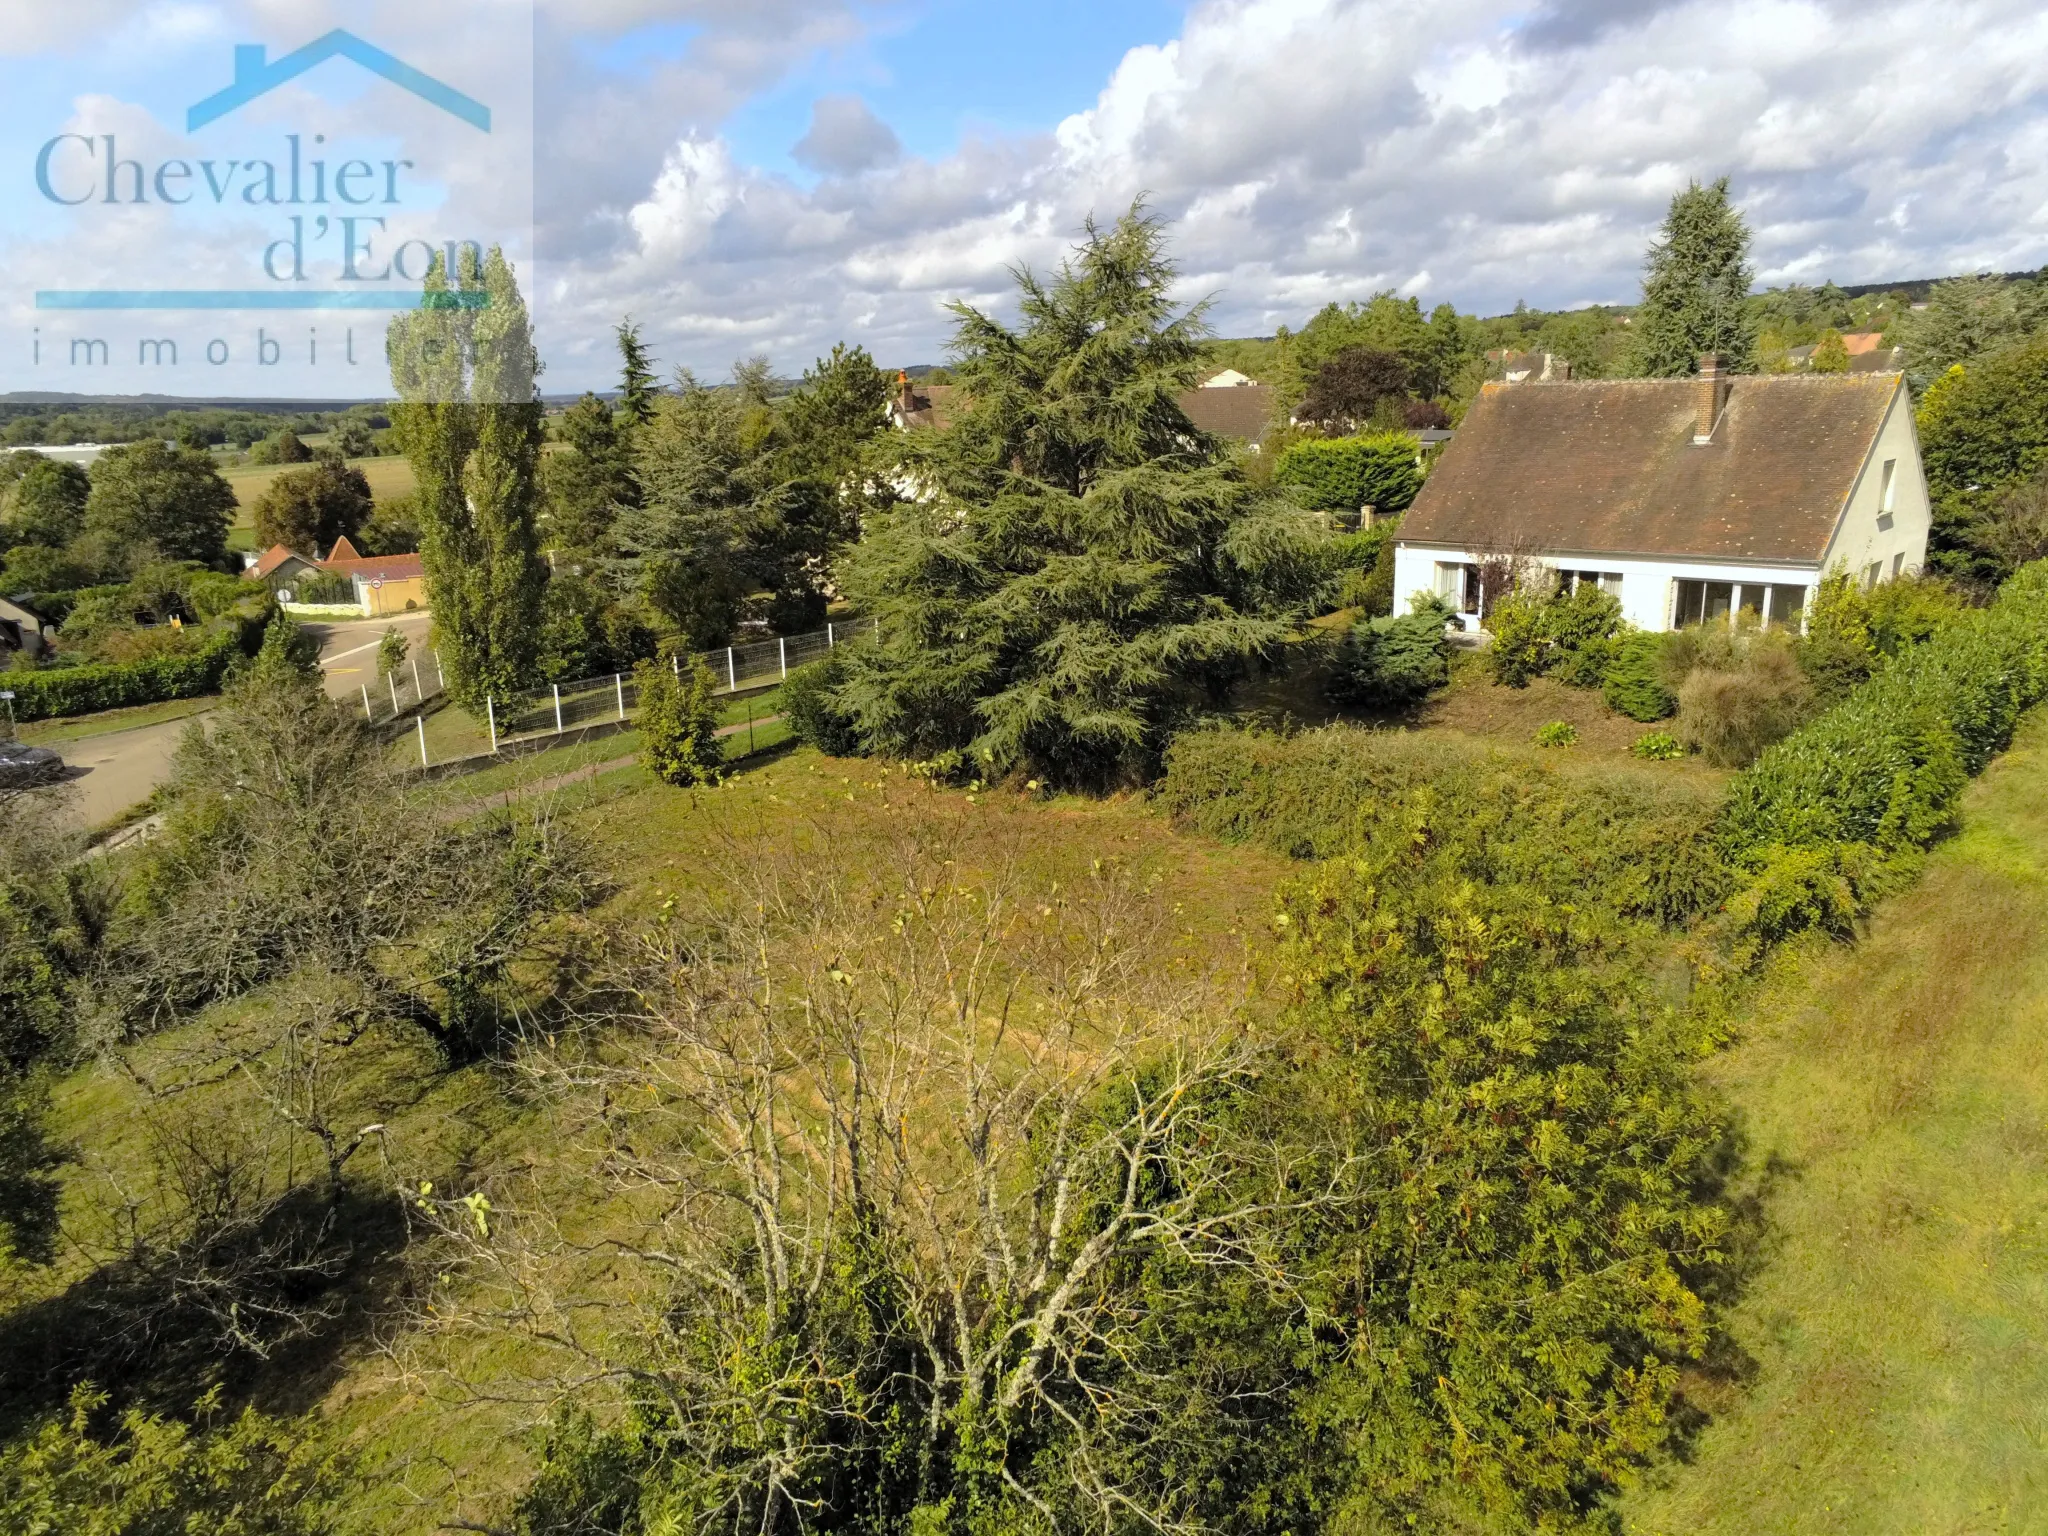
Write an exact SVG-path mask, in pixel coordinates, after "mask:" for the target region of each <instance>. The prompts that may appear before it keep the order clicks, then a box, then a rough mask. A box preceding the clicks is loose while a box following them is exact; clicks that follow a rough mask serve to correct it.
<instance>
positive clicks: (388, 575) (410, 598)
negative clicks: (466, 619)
mask: <svg viewBox="0 0 2048 1536" xmlns="http://www.w3.org/2000/svg"><path fill="white" fill-rule="evenodd" d="M321 569H322V570H326V571H332V572H333V573H335V574H336V575H338V576H346V577H348V579H349V580H350V581H352V582H354V583H355V589H356V601H357V602H359V603H361V604H362V605H363V616H364V617H365V618H371V619H376V618H382V617H383V616H384V615H386V614H392V613H411V612H414V611H416V610H418V609H421V608H424V607H426V606H427V572H426V567H425V566H424V565H423V564H422V563H421V561H420V557H419V556H418V555H359V554H357V553H356V548H355V546H354V545H353V544H351V543H349V541H348V540H347V539H338V540H336V541H335V545H334V548H332V549H331V550H329V551H328V552H327V558H326V559H325V560H323V561H322V562H321Z"/></svg>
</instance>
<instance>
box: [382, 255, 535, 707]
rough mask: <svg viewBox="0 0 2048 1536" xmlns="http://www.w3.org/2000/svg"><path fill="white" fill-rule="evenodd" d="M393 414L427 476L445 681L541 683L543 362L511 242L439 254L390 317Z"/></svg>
mask: <svg viewBox="0 0 2048 1536" xmlns="http://www.w3.org/2000/svg"><path fill="white" fill-rule="evenodd" d="M386 350H387V353H388V355H389V357H390V361H391V378H392V382H393V384H395V385H396V386H397V389H398V395H399V404H398V405H397V406H396V407H394V408H393V411H392V421H393V425H394V426H395V427H396V428H397V429H398V434H399V442H400V443H401V444H402V445H403V447H404V449H405V453H406V456H407V458H409V459H410V460H411V461H412V466H413V474H414V477H415V478H416V479H417V480H418V482H419V495H418V501H419V515H420V554H421V557H422V560H423V563H424V564H425V566H426V574H427V590H428V593H429V594H430V596H431V597H432V599H433V605H434V635H435V643H436V645H437V648H438V649H439V650H440V653H441V656H442V660H443V661H444V663H445V664H446V666H447V677H448V691H449V693H450V694H451V695H452V696H453V697H454V698H455V699H456V700H458V701H459V702H461V703H464V704H468V705H477V704H481V703H482V702H483V700H484V697H485V696H486V695H487V694H499V695H502V694H504V693H506V692H509V691H510V690H512V689H515V688H518V687H521V686H523V685H524V684H525V683H527V682H529V681H531V679H532V675H533V670H534V662H535V657H536V654H537V651H538V647H539V642H540V630H541V603H542V596H543V593H544V591H545V589H546V586H547V567H546V566H545V565H544V564H543V563H542V561H541V558H540V552H539V539H538V537H537V536H536V534H535V530H534V511H535V502H536V501H537V499H538V489H539V468H540V450H541V437H542V427H541V402H540V394H539V390H538V387H537V385H538V379H539V374H540V360H539V358H538V357H537V356H536V355H535V353H534V349H533V332H532V325H531V322H530V321H529V319H528V317H527V313H526V303H525V301H524V300H523V299H522V298H521V297H520V294H519V285H518V283H517V281H516V280H515V279H514V276H513V272H512V267H511V264H510V263H509V262H507V261H506V260H505V255H504V252H503V251H501V250H499V249H497V248H495V247H493V248H492V250H491V252H490V254H489V255H488V256H486V257H485V258H484V259H483V260H482V261H481V262H479V261H477V259H476V258H475V256H474V255H473V254H471V253H467V252H465V254H464V257H463V261H462V264H461V267H460V269H459V270H458V271H457V272H456V273H454V274H453V275H452V276H451V274H450V273H449V272H448V271H447V268H446V265H445V263H443V262H441V261H438V260H437V261H436V263H435V265H434V267H433V268H432V270H430V271H429V272H428V274H427V280H426V303H425V304H424V305H423V306H422V307H421V308H420V309H418V310H416V311H414V312H413V313H411V314H408V315H404V316H401V317H400V318H398V319H397V320H394V321H393V322H392V323H391V331H390V335H389V337H388V339H387V343H386Z"/></svg>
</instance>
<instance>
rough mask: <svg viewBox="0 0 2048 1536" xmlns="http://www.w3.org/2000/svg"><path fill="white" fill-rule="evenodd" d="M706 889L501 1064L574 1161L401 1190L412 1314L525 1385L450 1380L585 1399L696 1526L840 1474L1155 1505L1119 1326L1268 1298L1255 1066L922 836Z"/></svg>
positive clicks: (1110, 925)
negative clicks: (837, 862)
mask: <svg viewBox="0 0 2048 1536" xmlns="http://www.w3.org/2000/svg"><path fill="white" fill-rule="evenodd" d="M729 878H730V879H731V888H732V889H733V890H734V891H735V892H736V895H735V897H734V899H733V900H732V901H731V902H730V904H729V905H728V906H727V907H726V908H725V910H724V911H723V912H721V913H720V914H718V915H717V916H716V918H715V919H714V920H711V921H707V922H704V923H701V924H690V925H685V924H683V923H680V922H678V921H674V920H670V921H664V922H663V923H660V924H658V925H656V929H655V931H654V932H653V933H652V934H651V936H649V937H648V938H647V939H646V940H645V941H644V943H643V944H642V945H641V946H640V949H639V952H638V956H637V961H636V963H635V964H634V965H632V966H631V967H630V968H629V969H628V970H626V971H625V972H624V973H622V974H621V975H620V976H619V977H618V978H617V985H616V990H615V994H614V996H615V999H616V1002H617V1006H616V1008H615V1011H613V1012H612V1013H611V1014H610V1015H609V1016H607V1017H604V1018H602V1019H594V1020H593V1021H592V1025H593V1028H592V1029H591V1030H590V1031H589V1032H587V1033H584V1034H582V1035H579V1036H577V1037H574V1038H571V1037H568V1036H564V1037H562V1038H561V1039H559V1040H557V1041H556V1042H555V1045H554V1048H552V1049H548V1050H544V1051H539V1052H536V1053H535V1054H534V1055H533V1056H532V1057H531V1058H530V1059H529V1061H528V1062H527V1066H528V1069H529V1070H530V1072H531V1073H532V1075H533V1079H534V1081H535V1083H536V1085H537V1086H538V1087H539V1088H541V1089H542V1090H544V1091H545V1093H546V1094H547V1096H548V1100H549V1102H550V1103H551V1104H552V1105H553V1107H554V1110H555V1112H556V1113H557V1114H558V1115H559V1116H560V1117H561V1121H562V1126H563V1129H564V1130H565V1132H566V1133H568V1134H569V1135H570V1136H572V1137H573V1140H574V1143H575V1145H576V1147H577V1149H578V1150H577V1154H576V1155H575V1157H574V1158H573V1159H571V1160H569V1162H568V1163H567V1164H566V1165H565V1166H561V1167H549V1168H544V1169H543V1168H534V1169H531V1170H530V1171H529V1172H527V1173H526V1174H525V1175H524V1176H523V1177H520V1178H517V1179H504V1180H495V1181H492V1182H490V1183H488V1184H485V1185H482V1186H480V1187H477V1188H474V1189H469V1190H466V1191H460V1192H450V1191H433V1190H428V1191H422V1192H420V1193H419V1194H418V1195H417V1196H416V1199H417V1204H418V1206H419V1207H420V1208H421V1209H422V1210H424V1211H426V1212H428V1213H430V1214H431V1215H432V1216H433V1218H434V1219H435V1220H436V1221H437V1222H438V1224H439V1226H440V1230H441V1233H442V1238H443V1244H442V1248H441V1251H440V1252H439V1253H438V1254H437V1255H436V1258H435V1261H434V1262H435V1264H436V1266H437V1269H438V1271H439V1274H440V1277H441V1279H442V1281H443V1282H444V1283H443V1285H442V1286H441V1287H440V1288H439V1289H438V1290H437V1291H436V1292H435V1295H434V1301H433V1305H432V1306H431V1307H430V1308H429V1309H428V1310H427V1311H426V1312H425V1313H424V1314H423V1317H422V1319H421V1321H422V1323H423V1325H424V1326H426V1327H427V1328H429V1329H433V1330H440V1331H443V1332H446V1331H451V1330H452V1331H458V1332H462V1331H470V1330H480V1331H482V1332H483V1333H485V1334H487V1335H498V1334H501V1333H504V1332H508V1331H509V1332H510V1333H512V1334H514V1335H516V1336H517V1337H518V1338H519V1339H521V1340H522V1341H523V1343H524V1344H525V1346H526V1347H525V1348H524V1349H522V1350H520V1351H519V1352H518V1355H517V1358H518V1359H519V1360H520V1362H521V1363H522V1365H523V1366H525V1367H526V1368H527V1371H528V1373H529V1374H528V1375H527V1376H526V1377H525V1379H523V1380H521V1381H517V1382H514V1381H512V1380H510V1379H509V1378H499V1379H497V1380H495V1381H493V1382H492V1383H489V1384H488V1385H486V1384H483V1383H478V1382H472V1383H470V1384H469V1388H470V1389H471V1390H482V1391H487V1392H493V1393H519V1392H527V1393H531V1394H533V1396H534V1397H535V1399H536V1400H537V1401H542V1402H559V1401H560V1400H562V1399H564V1398H573V1397H575V1396H576V1395H577V1394H578V1393H579V1392H580V1391H582V1390H584V1389H588V1388H590V1387H593V1386H597V1385H599V1384H611V1385H612V1386H613V1387H614V1388H617V1389H622V1391H623V1394H624V1396H625V1397H627V1398H628V1399H630V1400H631V1401H632V1402H634V1403H635V1404H637V1405H638V1406H639V1408H640V1410H641V1411H642V1412H643V1414H645V1415H648V1416H650V1419H651V1421H653V1422H658V1423H659V1424H660V1425H661V1426H662V1428H661V1432H660V1435H661V1438H662V1443H663V1444H664V1445H665V1447H666V1449H665V1451H664V1452H663V1456H664V1458H665V1459H666V1462H667V1463H668V1465H669V1467H670V1469H671V1474H672V1482H671V1484H670V1485H667V1486H668V1491H667V1492H666V1493H664V1494H662V1495H661V1497H664V1498H667V1499H668V1500H669V1501H670V1502H669V1505H668V1506H667V1507H668V1508H669V1510H670V1514H671V1516H672V1517H673V1518H675V1519H678V1520H682V1519H689V1520H692V1521H694V1522H696V1523H697V1524H698V1525H699V1526H700V1527H701V1528H703V1529H706V1530H708V1529H711V1528H713V1527H714V1526H716V1527H722V1528H725V1529H730V1530H735V1531H737V1530H743V1529H751V1530H756V1531H794V1530H798V1529H802V1528H806V1527H809V1526H811V1525H813V1524H817V1523H819V1522H820V1521H821V1520H824V1519H825V1514H826V1511H827V1510H828V1508H829V1507H833V1506H838V1507H840V1508H841V1510H842V1512H843V1507H844V1505H845V1504H846V1501H848V1500H850V1499H853V1498H855V1497H856V1494H855V1492H854V1490H856V1489H859V1490H861V1491H860V1492H859V1494H858V1497H859V1498H861V1499H866V1500H873V1499H879V1500H880V1501H881V1502H882V1503H883V1504H885V1505H888V1506H890V1507H892V1508H894V1509H895V1510H896V1512H897V1513H898V1514H899V1515H902V1516H905V1517H907V1515H908V1512H909V1510H910V1509H912V1508H915V1507H918V1506H940V1505H947V1504H948V1501H961V1503H956V1504H954V1505H952V1506H949V1507H956V1508H957V1507H962V1505H963V1504H972V1505H974V1506H975V1507H985V1506H988V1505H991V1504H1004V1505H1006V1506H1008V1507H1009V1508H1011V1509H1012V1511H1013V1514H1014V1515H1015V1516H1018V1517H1021V1518H1023V1519H1024V1520H1025V1521H1026V1522H1027V1523H1037V1522H1038V1521H1043V1522H1045V1523H1047V1524H1049V1525H1064V1524H1067V1523H1071V1522H1074V1521H1080V1520H1085V1521H1087V1522H1089V1523H1092V1524H1095V1525H1097V1526H1098V1527H1100V1528H1103V1529H1111V1528H1116V1529H1123V1528H1132V1529H1170V1528H1175V1527H1177V1526H1179V1525H1181V1524H1183V1523H1185V1522H1186V1520H1187V1518H1188V1510H1187V1506H1186V1490H1185V1489H1183V1488H1179V1487H1177V1486H1175V1485H1174V1483H1173V1481H1172V1480H1171V1479H1170V1478H1164V1477H1160V1476H1157V1475H1153V1474H1148V1473H1147V1471H1146V1470H1145V1469H1146V1468H1147V1467H1152V1468H1156V1467H1158V1466H1161V1465H1163V1464H1165V1462H1166V1461H1167V1460H1168V1454H1167V1445H1168V1444H1169V1443H1170V1442H1171V1440H1172V1438H1173V1437H1174V1436H1175V1435H1176V1434H1177V1433H1178V1427H1177V1426H1178V1425H1179V1422H1180V1421H1179V1419H1177V1417H1176V1401H1175V1400H1176V1394H1177V1393H1179V1392H1181V1391H1182V1390H1183V1389H1182V1388H1181V1387H1180V1386H1177V1385H1173V1384H1172V1381H1173V1365H1174V1362H1170V1361H1165V1360H1162V1359H1160V1358H1158V1353H1159V1350H1158V1342H1157V1337H1158V1336H1157V1334H1156V1332H1155V1330H1154V1327H1153V1325H1154V1323H1155V1321H1156V1320H1157V1318H1158V1317H1159V1316H1161V1315H1162V1312H1164V1313H1167V1314H1170V1313H1171V1311H1172V1309H1174V1308H1175V1307H1176V1306H1177V1305H1178V1304H1179V1302H1180V1301H1181V1300H1182V1293H1183V1292H1184V1291H1185V1290H1187V1289H1189V1288H1191V1287H1192V1286H1193V1285H1195V1284H1196V1283H1198V1282H1199V1281H1200V1280H1201V1279H1202V1278H1203V1277H1205V1276H1211V1275H1213V1274H1214V1273H1215V1272H1217V1271H1218V1270H1229V1271H1233V1272H1236V1273H1239V1274H1241V1275H1244V1276H1247V1277H1251V1278H1252V1279H1253V1280H1255V1282H1256V1283H1258V1284H1261V1285H1275V1286H1278V1285H1283V1284H1284V1283H1285V1281H1284V1277H1283V1276H1282V1275H1281V1274H1280V1273H1279V1272H1278V1271H1277V1269H1275V1268H1274V1267H1273V1265H1272V1262H1271V1260H1270V1259H1269V1257H1268V1256H1267V1255H1266V1253H1265V1251H1264V1250H1263V1248H1262V1246H1261V1241H1260V1239H1259V1237H1258V1234H1259V1233H1260V1232H1261V1231H1263V1230H1265V1226H1264V1224H1263V1223H1262V1222H1261V1221H1260V1220H1258V1219H1257V1218H1258V1217H1261V1216H1270V1215H1272V1214H1273V1213H1274V1212H1275V1210H1276V1209H1278V1208H1279V1207H1282V1206H1291V1205H1293V1204H1296V1203H1299V1202H1301V1201H1302V1200H1303V1199H1304V1197H1303V1196H1302V1195H1301V1194H1300V1193H1299V1192H1298V1191H1295V1190H1294V1189H1293V1188H1292V1186H1291V1182H1290V1179H1289V1176H1288V1170H1286V1169H1285V1168H1282V1167H1278V1166H1275V1167H1264V1168H1262V1167H1260V1166H1259V1161H1260V1154H1259V1153H1258V1152H1257V1151H1255V1150H1253V1149H1251V1148H1249V1147H1248V1145H1247V1140H1246V1138H1244V1137H1242V1136H1240V1135H1236V1134H1233V1132H1232V1130H1231V1126H1230V1120H1231V1113H1232V1106H1233V1104H1234V1103H1235V1101H1236V1098H1237V1090H1238V1089H1239V1088H1240V1086H1241V1085H1242V1084H1244V1082H1245V1081H1246V1080H1247V1078H1248V1076H1249V1075H1250V1074H1252V1073H1253V1071H1254V1069H1255V1066H1256V1059H1255V1055H1254V1052H1253V1051H1252V1050H1251V1048H1250V1047H1249V1046H1248V1045H1247V1044H1246V1043H1245V1042H1244V1040H1243V1039H1242V1038H1241V1037H1240V1036H1239V1035H1238V1034H1237V1033H1236V1032H1235V1031H1234V1030H1232V1029H1231V1028H1230V1027H1228V1026H1227V1025H1226V1024H1223V1023H1220V1022H1219V1021H1218V1020H1217V1019H1215V1018H1214V1017H1213V1016H1209V1015H1208V1014H1206V1013H1205V1012H1204V1011H1202V1010H1199V1009H1198V1008H1196V1007H1195V1006H1193V1004H1194V1001H1195V999H1194V997H1193V995H1191V994H1190V993H1189V992H1188V991H1187V990H1186V989H1183V988H1180V987H1178V986H1171V987H1169V986H1167V985H1165V984H1163V983H1161V982H1159V981H1158V980H1157V979H1156V978H1150V977H1146V976H1143V975H1141V974H1140V973H1139V971H1138V970H1137V968H1136V964H1135V961H1134V956H1136V955H1137V954H1139V953H1141V952H1142V950H1143V945H1142V942H1141V940H1140V935H1139V934H1138V933H1137V932H1134V926H1135V925H1138V924H1140V923H1141V922H1142V916H1141V914H1142V912H1143V909H1144V903H1143V901H1142V900H1140V899H1139V898H1138V897H1137V896H1136V894H1135V893H1134V892H1133V891H1132V890H1131V888H1130V887H1129V885H1128V883H1127V882H1124V881H1122V880H1120V879H1118V878H1117V877H1115V876H1114V875H1113V874H1102V875H1100V876H1098V878H1097V879H1095V880H1093V881H1091V882H1089V883H1088V884H1087V886H1086V888H1085V889H1080V890H1058V891H1046V892H1044V893H1043V894H1042V895H1041V896H1038V897H1032V896H1031V895H1029V894H1028V893H1027V888H1026V886H1025V884H1024V882H1022V881H1021V880H1019V879H1017V878H1015V877H1014V876H1012V877H999V878H996V879H993V880H991V881H989V882H987V883H982V882H972V881H967V880H964V879H963V878H962V877H961V876H960V875H959V873H958V867H957V866H956V865H954V864H953V863H952V862H951V861H949V860H942V859H940V858H938V857H936V855H934V854H932V853H931V852H930V851H928V850H927V851H923V852H921V853H918V854H913V855H910V856H907V857H906V858H905V859H904V860H903V862H902V863H901V864H899V865H898V866H897V868H896V869H895V870H894V871H893V878H891V879H889V880H887V881H885V882H882V883H879V884H876V885H873V886H869V887H866V888H864V889H859V890H849V889H848V888H847V887H846V885H845V884H844V883H841V882H835V881H834V880H833V879H832V878H829V877H827V876H825V875H822V874H820V873H818V872H816V871H815V870H807V869H805V868H803V867H801V865H800V864H799V863H798V862H797V861H795V860H794V859H791V860H786V861H777V862H773V863H770V864H763V863H761V862H760V861H759V860H758V858H757V860H756V862H755V863H754V864H753V866H752V867H751V868H748V869H743V870H736V871H732V872H730V874H729ZM1266 1155H1267V1156H1269V1157H1272V1156H1277V1154H1272V1153H1270V1152H1268V1153H1267V1154H1266ZM1248 1190H1254V1191H1257V1193H1255V1194H1248V1193H1247V1191H1248ZM499 1353H502V1352H499Z"/></svg>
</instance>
